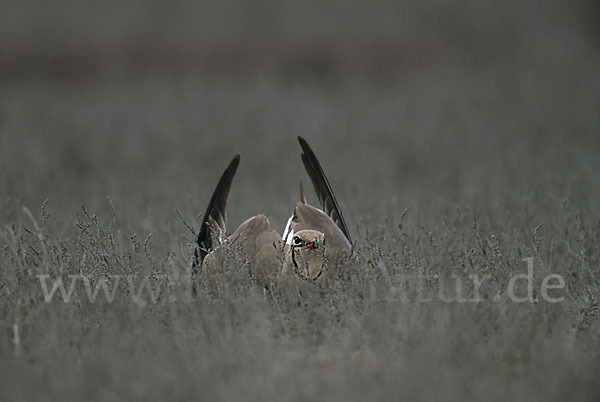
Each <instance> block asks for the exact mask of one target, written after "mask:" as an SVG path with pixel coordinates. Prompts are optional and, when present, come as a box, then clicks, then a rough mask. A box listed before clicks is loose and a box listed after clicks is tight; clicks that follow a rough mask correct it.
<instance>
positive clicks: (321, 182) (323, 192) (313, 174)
mask: <svg viewBox="0 0 600 402" xmlns="http://www.w3.org/2000/svg"><path fill="white" fill-rule="evenodd" d="M298 141H299V142H300V146H301V147H302V151H303V152H302V163H303V164H304V168H305V169H306V173H308V176H309V177H310V180H311V181H312V184H313V186H314V188H315V192H316V193H317V197H318V198H319V202H320V203H321V208H323V211H324V212H325V213H326V214H327V215H328V216H329V217H330V218H331V219H332V220H333V221H334V222H335V224H336V225H337V226H338V227H339V228H340V230H341V231H342V233H344V236H346V239H348V241H349V242H350V244H352V240H351V239H350V232H349V231H348V227H347V226H346V222H345V221H344V216H343V215H342V210H341V209H340V206H339V204H338V203H337V200H336V199H335V195H333V190H332V189H331V186H330V185H329V181H328V180H327V177H326V176H325V172H323V168H322V167H321V164H320V163H319V160H318V159H317V156H316V155H315V153H314V152H313V150H312V149H311V148H310V146H309V145H308V143H307V142H306V140H305V139H304V138H302V137H300V136H298Z"/></svg>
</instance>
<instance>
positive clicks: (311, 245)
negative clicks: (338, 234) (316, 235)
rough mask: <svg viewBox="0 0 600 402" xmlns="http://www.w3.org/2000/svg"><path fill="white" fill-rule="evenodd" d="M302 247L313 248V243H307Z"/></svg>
mask: <svg viewBox="0 0 600 402" xmlns="http://www.w3.org/2000/svg"><path fill="white" fill-rule="evenodd" d="M304 248H305V249H313V248H315V243H308V244H307V245H306V246H305V247H304Z"/></svg>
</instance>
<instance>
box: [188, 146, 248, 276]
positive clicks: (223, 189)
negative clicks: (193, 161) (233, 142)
mask: <svg viewBox="0 0 600 402" xmlns="http://www.w3.org/2000/svg"><path fill="white" fill-rule="evenodd" d="M239 164H240V155H235V156H234V157H233V159H232V161H231V162H230V163H229V166H227V169H225V172H223V175H222V176H221V179H220V180H219V183H218V184H217V187H216V188H215V191H214V192H213V195H212V197H211V198H210V202H209V203H208V207H207V208H206V212H205V213H204V218H203V219H202V226H201V227H200V234H199V235H198V247H197V248H196V250H195V252H194V264H193V266H194V267H199V266H200V265H201V264H202V261H203V260H204V257H206V255H207V254H208V253H209V252H210V251H212V250H214V248H215V247H216V246H217V245H218V244H219V242H220V239H219V238H221V240H222V238H223V236H224V235H225V232H226V227H227V214H226V212H225V209H226V207H227V198H228V197H229V190H230V189H231V183H232V182H233V177H234V176H235V172H236V171H237V168H238V166H239Z"/></svg>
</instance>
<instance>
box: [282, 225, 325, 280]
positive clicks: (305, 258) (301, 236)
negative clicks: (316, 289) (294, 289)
mask: <svg viewBox="0 0 600 402" xmlns="http://www.w3.org/2000/svg"><path fill="white" fill-rule="evenodd" d="M290 254H291V260H292V261H291V262H292V266H293V269H294V272H296V274H297V275H299V276H300V277H301V278H302V279H305V280H309V281H316V280H318V279H319V278H320V277H321V275H322V274H323V269H324V266H325V235H324V234H323V233H322V232H319V231H318V230H300V231H298V232H296V233H294V237H293V238H292V242H291V244H290Z"/></svg>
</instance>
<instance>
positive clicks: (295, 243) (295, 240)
mask: <svg viewBox="0 0 600 402" xmlns="http://www.w3.org/2000/svg"><path fill="white" fill-rule="evenodd" d="M301 244H302V239H301V238H299V237H298V236H294V245H295V246H300V245H301Z"/></svg>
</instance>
